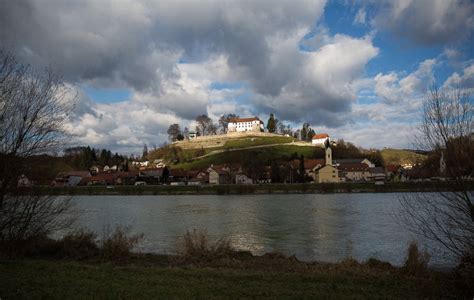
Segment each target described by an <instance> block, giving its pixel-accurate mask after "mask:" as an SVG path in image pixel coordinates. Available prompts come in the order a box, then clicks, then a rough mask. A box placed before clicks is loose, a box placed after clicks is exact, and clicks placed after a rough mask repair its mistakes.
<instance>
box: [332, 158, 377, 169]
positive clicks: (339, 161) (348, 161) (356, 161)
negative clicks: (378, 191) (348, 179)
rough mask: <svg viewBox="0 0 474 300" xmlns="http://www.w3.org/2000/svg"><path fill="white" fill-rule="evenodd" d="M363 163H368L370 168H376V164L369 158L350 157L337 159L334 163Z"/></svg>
mask: <svg viewBox="0 0 474 300" xmlns="http://www.w3.org/2000/svg"><path fill="white" fill-rule="evenodd" d="M358 163H363V164H366V165H367V166H368V167H369V168H375V164H374V163H373V162H371V161H370V160H368V159H367V158H349V159H337V160H334V164H335V165H336V166H339V165H343V164H358Z"/></svg>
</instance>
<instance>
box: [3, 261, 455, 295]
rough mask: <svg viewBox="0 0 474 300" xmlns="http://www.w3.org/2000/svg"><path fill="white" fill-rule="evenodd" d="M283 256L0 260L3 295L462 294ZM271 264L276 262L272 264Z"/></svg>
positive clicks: (446, 282)
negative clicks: (200, 261)
mask: <svg viewBox="0 0 474 300" xmlns="http://www.w3.org/2000/svg"><path fill="white" fill-rule="evenodd" d="M258 260H260V261H261V262H260V263H259V262H258ZM283 260H289V259H288V258H279V257H278V256H277V257H276V258H272V257H271V256H269V257H260V258H253V259H252V258H249V262H248V263H245V262H244V263H242V266H241V267H240V268H239V267H233V268H230V267H226V266H208V267H200V268H196V267H193V266H192V265H183V266H162V265H154V264H152V263H151V264H150V263H149V264H142V263H140V262H137V261H135V262H130V263H125V264H113V263H104V262H83V263H78V262H69V261H45V260H15V261H0V282H2V284H1V285H0V297H1V298H2V299H3V298H4V299H18V298H28V299H31V298H57V299H64V298H67V299H69V298H135V299H136V298H156V297H157V296H158V295H159V297H160V298H168V297H173V298H242V297H244V298H249V297H270V298H273V297H290V298H301V297H305V298H333V299H340V298H356V299H357V298H359V299H363V298H364V299H365V298H386V299H401V298H403V299H410V298H446V297H453V296H454V297H456V293H458V292H459V291H456V287H455V285H454V282H453V281H452V279H451V278H450V275H448V274H442V273H434V272H432V273H431V274H428V275H425V276H422V277H415V276H402V275H400V272H398V271H397V270H396V269H394V268H391V267H389V268H379V269H378V268H374V267H368V266H367V265H365V264H356V265H353V264H344V263H341V264H337V265H322V264H321V265H318V264H313V265H309V264H303V263H299V262H294V263H293V264H294V265H300V268H296V267H293V268H290V267H288V266H286V265H285V263H284V262H283ZM265 264H268V265H270V264H271V265H273V267H272V268H265V266H264V265H265ZM286 264H291V263H290V262H287V263H286Z"/></svg>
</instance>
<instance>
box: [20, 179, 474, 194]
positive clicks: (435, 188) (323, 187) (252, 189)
mask: <svg viewBox="0 0 474 300" xmlns="http://www.w3.org/2000/svg"><path fill="white" fill-rule="evenodd" d="M470 189H471V190H474V182H472V183H471V186H470ZM452 190H456V186H455V185H454V184H451V183H448V182H403V183H402V182H400V183H393V182H392V183H385V184H383V185H376V184H374V183H338V184H311V183H308V184H253V185H239V184H227V185H199V186H192V185H184V186H171V185H147V186H128V185H120V186H119V185H116V186H76V187H47V186H37V187H29V188H22V189H21V190H20V192H22V193H25V194H30V193H35V194H37V193H39V194H43V195H245V194H328V193H406V192H440V191H452Z"/></svg>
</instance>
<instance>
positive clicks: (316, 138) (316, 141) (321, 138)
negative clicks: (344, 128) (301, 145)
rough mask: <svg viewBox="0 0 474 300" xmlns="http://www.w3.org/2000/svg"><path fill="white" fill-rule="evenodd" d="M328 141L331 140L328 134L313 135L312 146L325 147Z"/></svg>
mask: <svg viewBox="0 0 474 300" xmlns="http://www.w3.org/2000/svg"><path fill="white" fill-rule="evenodd" d="M327 140H329V135H328V134H327V133H319V134H315V135H313V138H312V140H311V144H313V145H315V146H324V144H325V143H326V141H327Z"/></svg>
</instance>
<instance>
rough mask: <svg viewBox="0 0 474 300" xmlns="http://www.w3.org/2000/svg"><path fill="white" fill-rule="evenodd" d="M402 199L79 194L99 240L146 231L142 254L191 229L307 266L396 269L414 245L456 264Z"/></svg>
mask: <svg viewBox="0 0 474 300" xmlns="http://www.w3.org/2000/svg"><path fill="white" fill-rule="evenodd" d="M399 196H400V194H396V193H382V194H376V193H364V194H295V195H293V194H292V195H224V196H219V195H192V196H77V197H75V198H74V199H73V201H74V202H75V203H76V205H77V208H79V209H80V210H82V211H83V213H82V214H81V216H80V217H79V219H78V222H77V224H76V226H77V227H81V228H88V229H90V230H93V231H95V232H97V233H98V234H99V235H100V234H101V233H102V232H103V231H104V228H105V227H106V226H115V225H117V224H120V225H123V226H129V227H130V228H131V233H143V234H144V239H143V240H142V242H141V243H140V245H139V249H138V250H140V251H143V252H154V253H175V250H176V248H177V247H178V243H179V241H180V239H181V238H182V236H183V235H184V234H185V233H186V231H187V230H193V229H196V230H204V231H207V233H208V234H209V235H210V237H211V238H213V239H217V238H221V237H222V238H227V239H230V240H231V243H232V245H233V246H234V247H235V248H237V249H240V250H249V251H251V252H252V253H253V254H257V255H259V254H263V253H265V252H270V251H279V252H282V253H284V254H286V255H296V257H297V258H299V259H301V260H304V261H324V262H336V261H339V260H341V259H343V258H345V257H347V256H352V257H354V258H356V259H358V260H361V261H363V260H366V259H368V258H370V257H375V258H378V259H381V260H384V261H388V262H390V263H392V264H395V265H401V264H402V263H403V261H404V259H405V255H406V249H407V246H408V244H409V242H410V241H412V240H416V241H418V243H419V245H421V246H422V247H426V248H427V249H428V250H429V251H430V253H431V254H432V258H431V262H430V265H431V266H434V267H450V266H452V265H453V262H452V261H451V259H450V257H449V255H447V254H445V253H443V252H442V251H440V249H436V248H435V246H434V245H433V244H431V243H430V242H429V241H427V240H424V239H423V238H422V237H420V236H417V235H415V234H413V233H412V232H410V231H409V230H407V229H406V228H404V226H402V225H401V224H400V222H399V221H398V219H397V217H396V215H397V214H398V213H399V205H400V204H399V201H398V198H399Z"/></svg>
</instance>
